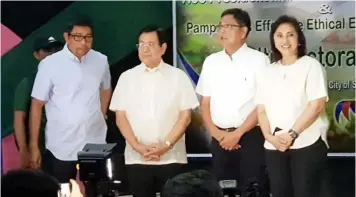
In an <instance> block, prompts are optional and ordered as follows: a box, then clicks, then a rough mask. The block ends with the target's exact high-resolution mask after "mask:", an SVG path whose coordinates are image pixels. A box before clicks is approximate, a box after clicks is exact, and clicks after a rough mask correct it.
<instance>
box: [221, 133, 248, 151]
mask: <svg viewBox="0 0 356 197" xmlns="http://www.w3.org/2000/svg"><path fill="white" fill-rule="evenodd" d="M242 135H243V134H242V132H241V131H239V130H238V129H237V130H235V131H233V132H227V133H226V134H225V135H224V138H223V139H222V140H221V141H220V146H221V147H222V148H223V149H225V150H236V149H239V148H241V146H240V145H239V141H240V139H241V137H242Z"/></svg>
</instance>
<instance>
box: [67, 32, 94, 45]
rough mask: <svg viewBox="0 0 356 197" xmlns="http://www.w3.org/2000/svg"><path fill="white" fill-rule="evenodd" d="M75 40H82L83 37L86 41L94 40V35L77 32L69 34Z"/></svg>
mask: <svg viewBox="0 0 356 197" xmlns="http://www.w3.org/2000/svg"><path fill="white" fill-rule="evenodd" d="M69 35H70V36H71V37H72V38H73V40H74V41H77V42H80V41H82V40H83V39H84V40H85V42H88V43H90V42H93V36H92V35H86V36H82V35H77V34H69Z"/></svg>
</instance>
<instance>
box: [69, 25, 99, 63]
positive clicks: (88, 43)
mask: <svg viewBox="0 0 356 197" xmlns="http://www.w3.org/2000/svg"><path fill="white" fill-rule="evenodd" d="M64 39H65V41H66V42H67V45H68V48H69V50H70V51H71V52H72V53H74V55H75V56H77V57H78V58H81V57H83V56H84V55H86V54H87V53H88V52H89V50H90V49H91V48H92V44H93V35H92V30H91V28H90V27H87V26H74V27H73V30H72V31H71V32H70V33H64Z"/></svg>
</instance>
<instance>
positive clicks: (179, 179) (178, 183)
mask: <svg viewBox="0 0 356 197" xmlns="http://www.w3.org/2000/svg"><path fill="white" fill-rule="evenodd" d="M202 196H204V197H222V196H223V192H222V189H221V188H220V185H219V182H218V181H217V180H216V179H215V178H214V176H213V175H212V174H210V173H209V172H207V171H205V170H196V171H192V172H188V173H184V174H180V175H177V176H175V177H173V178H172V179H170V180H168V181H167V183H166V184H165V186H164V188H163V197H202Z"/></svg>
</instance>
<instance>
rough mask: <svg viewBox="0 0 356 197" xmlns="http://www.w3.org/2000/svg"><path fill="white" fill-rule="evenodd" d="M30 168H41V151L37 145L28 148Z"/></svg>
mask: <svg viewBox="0 0 356 197" xmlns="http://www.w3.org/2000/svg"><path fill="white" fill-rule="evenodd" d="M30 151H31V152H30V168H32V169H36V170H37V169H40V168H41V152H40V149H39V148H38V146H33V147H31V148H30Z"/></svg>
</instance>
